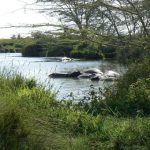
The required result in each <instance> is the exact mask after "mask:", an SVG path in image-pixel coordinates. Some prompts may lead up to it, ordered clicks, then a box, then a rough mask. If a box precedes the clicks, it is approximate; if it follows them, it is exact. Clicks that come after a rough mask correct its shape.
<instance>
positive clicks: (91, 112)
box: [0, 60, 150, 150]
mask: <svg viewBox="0 0 150 150" xmlns="http://www.w3.org/2000/svg"><path fill="white" fill-rule="evenodd" d="M146 62H147V63H149V61H147V60H146ZM143 63H144V62H142V63H140V64H141V65H142V64H143ZM147 63H145V64H144V65H143V66H141V67H138V68H139V69H144V68H147V66H145V65H147ZM140 64H137V65H140ZM144 66H145V67H144ZM138 68H135V67H133V68H132V69H131V70H130V69H129V70H128V71H127V73H126V74H125V76H124V77H123V78H122V79H120V81H119V83H118V84H117V85H116V86H115V88H114V89H113V90H110V89H107V90H106V91H105V92H104V93H103V94H105V95H103V96H105V97H106V99H104V97H98V95H97V94H96V93H94V91H91V95H90V96H91V97H90V98H91V100H90V101H88V102H79V103H78V104H74V103H73V102H69V101H57V100H56V98H55V95H54V94H53V93H52V92H51V91H49V90H45V89H44V88H42V87H38V86H37V85H36V82H35V81H34V80H32V79H25V78H23V77H22V76H21V75H14V74H11V73H1V75H0V149H4V150H9V149H12V150H16V149H21V150H24V149H25V150H28V149H32V150H47V149H52V150H79V149H81V150H82V149H83V150H88V149H89V150H91V149H93V150H97V149H102V150H103V149H104V150H119V149H123V150H124V149H127V150H128V149H139V150H142V149H143V150H146V149H150V144H149V143H150V117H149V113H147V115H146V111H145V109H144V108H145V106H146V105H147V106H148V108H149V79H148V78H149V74H148V72H147V75H146V73H145V74H144V76H143V75H142V74H141V73H140V71H138ZM133 69H134V70H133ZM135 70H137V74H136V75H135V76H134V78H133V77H132V78H133V80H132V82H131V80H128V78H129V76H131V75H132V73H135ZM146 70H147V69H146ZM131 72H132V73H131ZM128 74H129V75H128ZM139 77H140V78H141V79H139ZM142 77H143V78H142ZM127 81H128V82H129V83H128V84H127V83H126V82H127ZM123 83H126V85H128V86H127V87H128V88H127V91H125V92H124V89H120V87H123V86H121V84H123ZM133 87H135V88H133ZM139 88H141V89H140V90H139ZM143 90H144V92H143ZM118 91H121V93H118ZM100 92H102V91H100ZM123 92H124V93H123ZM143 93H144V95H143V96H142V94H143ZM125 98H128V99H125ZM124 100H126V101H124ZM143 100H144V101H143ZM137 102H143V103H142V105H141V103H138V104H139V105H134V104H137ZM133 106H134V107H135V108H136V109H133V110H132V108H133ZM140 106H141V108H140V111H141V110H143V114H142V115H141V114H139V113H135V112H137V110H139V107H140ZM125 113H127V115H124V114H125ZM133 114H135V115H133Z"/></svg>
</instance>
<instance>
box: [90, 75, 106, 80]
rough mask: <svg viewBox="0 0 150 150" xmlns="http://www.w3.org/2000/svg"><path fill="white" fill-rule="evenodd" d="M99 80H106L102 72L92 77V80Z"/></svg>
mask: <svg viewBox="0 0 150 150" xmlns="http://www.w3.org/2000/svg"><path fill="white" fill-rule="evenodd" d="M99 80H105V76H104V75H102V74H98V73H97V74H95V76H93V77H91V81H99Z"/></svg>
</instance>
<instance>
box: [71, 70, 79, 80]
mask: <svg viewBox="0 0 150 150" xmlns="http://www.w3.org/2000/svg"><path fill="white" fill-rule="evenodd" d="M79 75H81V72H80V71H75V72H73V73H71V74H70V76H71V77H73V78H77V77H78V76H79Z"/></svg>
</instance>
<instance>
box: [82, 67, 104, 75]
mask: <svg viewBox="0 0 150 150" xmlns="http://www.w3.org/2000/svg"><path fill="white" fill-rule="evenodd" d="M84 73H88V74H103V72H102V71H100V70H99V69H97V68H92V69H87V70H85V71H84Z"/></svg>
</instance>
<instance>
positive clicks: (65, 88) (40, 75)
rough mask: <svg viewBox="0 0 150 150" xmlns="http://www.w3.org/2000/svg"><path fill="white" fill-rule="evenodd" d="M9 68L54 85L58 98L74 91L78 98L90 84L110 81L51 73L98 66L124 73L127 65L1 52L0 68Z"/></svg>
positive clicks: (101, 84)
mask: <svg viewBox="0 0 150 150" xmlns="http://www.w3.org/2000/svg"><path fill="white" fill-rule="evenodd" d="M4 67H5V68H7V69H8V70H9V69H11V70H14V71H16V72H17V73H21V74H22V75H23V76H25V77H27V78H34V79H36V80H37V81H38V83H41V84H43V85H45V86H47V87H51V86H52V90H53V91H55V92H56V91H59V92H58V98H59V99H63V98H66V97H67V96H68V95H70V93H73V95H75V97H76V98H80V97H83V96H84V95H86V93H87V92H88V91H89V88H90V85H93V86H94V87H95V89H98V88H99V87H100V88H103V87H104V86H109V85H110V84H112V83H110V82H103V81H98V82H92V81H90V80H89V79H51V78H49V77H48V75H49V74H51V73H54V72H59V73H67V72H72V71H77V70H79V71H82V70H85V69H89V68H98V69H100V70H101V71H103V72H105V71H108V70H113V71H117V72H119V73H121V74H122V73H123V72H124V71H125V67H124V66H122V65H120V64H118V63H116V62H114V61H104V60H100V61H82V60H74V61H72V62H67V63H64V62H61V61H59V58H32V57H21V54H20V53H15V54H11V53H0V68H1V70H2V69H3V68H4Z"/></svg>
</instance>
